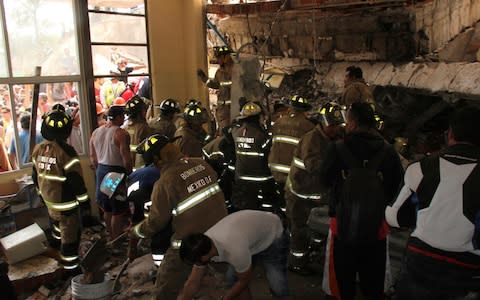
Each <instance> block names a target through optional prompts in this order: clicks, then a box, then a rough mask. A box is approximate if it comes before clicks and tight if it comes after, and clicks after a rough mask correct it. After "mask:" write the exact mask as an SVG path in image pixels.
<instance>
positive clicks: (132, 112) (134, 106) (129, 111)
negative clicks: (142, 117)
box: [125, 95, 147, 117]
mask: <svg viewBox="0 0 480 300" xmlns="http://www.w3.org/2000/svg"><path fill="white" fill-rule="evenodd" d="M146 107H147V105H146V104H145V102H144V101H143V99H142V98H141V97H139V96H137V95H135V96H133V97H132V98H131V99H130V100H128V102H127V104H126V105H125V114H126V115H127V116H131V117H136V116H137V115H138V114H139V113H140V112H141V111H142V109H145V108H146Z"/></svg>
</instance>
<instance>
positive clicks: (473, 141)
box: [32, 47, 480, 300]
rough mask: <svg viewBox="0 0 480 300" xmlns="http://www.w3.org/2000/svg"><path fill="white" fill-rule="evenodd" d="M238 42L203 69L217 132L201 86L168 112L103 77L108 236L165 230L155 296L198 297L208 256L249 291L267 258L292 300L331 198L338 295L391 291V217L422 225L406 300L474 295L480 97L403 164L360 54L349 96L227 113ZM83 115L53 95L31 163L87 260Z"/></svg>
mask: <svg viewBox="0 0 480 300" xmlns="http://www.w3.org/2000/svg"><path fill="white" fill-rule="evenodd" d="M230 53H231V51H230V50H229V49H228V48H226V47H219V48H218V49H216V55H217V58H218V61H219V62H220V64H221V67H220V69H219V71H218V72H220V73H219V74H217V75H218V76H217V75H216V76H215V78H214V79H212V80H209V79H208V78H207V77H206V75H205V73H204V72H203V71H199V72H198V75H199V79H201V80H202V81H203V82H205V83H206V84H207V85H208V86H209V87H211V88H216V89H219V92H221V95H222V97H221V98H220V101H221V102H220V103H219V104H218V105H220V106H222V107H220V109H219V110H217V115H216V117H217V119H216V122H217V126H218V130H217V131H216V132H214V133H211V132H209V131H208V127H207V126H206V124H207V123H208V122H209V117H208V112H207V109H206V108H205V107H203V106H202V104H201V103H200V102H199V101H196V100H194V99H193V100H189V101H186V103H185V105H184V107H183V108H180V103H179V102H178V101H176V100H175V99H170V98H169V99H165V100H163V101H162V102H161V103H160V105H159V106H158V108H159V111H160V112H159V115H158V116H155V117H148V111H149V107H152V105H151V103H149V101H148V99H146V98H144V97H141V96H139V95H138V90H137V91H134V92H133V95H132V96H131V97H130V98H128V99H123V98H122V99H123V101H122V100H119V99H118V97H121V94H116V93H115V91H116V90H117V88H118V87H119V84H120V83H119V82H122V81H121V80H120V76H119V77H118V78H117V79H115V80H117V81H115V80H112V81H110V82H109V83H108V84H107V85H105V83H104V84H103V85H102V87H101V88H100V89H99V93H100V94H99V97H98V101H99V102H98V103H97V110H96V111H97V116H98V120H99V124H98V125H99V126H98V128H97V129H95V131H94V132H93V133H92V135H91V138H90V141H89V149H90V151H89V154H90V162H91V167H92V168H94V169H95V175H96V193H95V196H96V203H97V205H98V206H99V208H100V210H101V211H102V215H103V219H104V221H105V224H106V229H107V231H108V233H109V235H110V238H111V239H112V240H113V239H115V238H117V237H118V236H120V235H121V234H122V233H123V232H125V231H128V232H129V236H130V239H131V241H134V242H131V243H130V247H131V249H130V251H129V255H130V259H135V257H136V250H137V249H136V245H137V243H136V241H138V239H145V238H150V239H152V245H153V244H154V243H156V244H162V248H163V253H162V258H159V259H158V264H159V267H158V271H157V277H156V282H155V287H156V288H155V296H156V297H157V299H193V298H194V297H195V295H196V293H197V292H198V290H199V289H200V287H201V284H202V277H203V276H204V274H205V272H206V269H205V265H206V264H208V263H209V262H226V263H228V264H229V266H230V267H229V269H228V271H227V273H226V277H225V279H226V282H227V285H228V289H227V290H226V291H225V294H224V295H223V296H222V299H249V298H251V294H250V290H249V283H250V281H251V280H253V276H252V275H253V269H254V267H255V266H256V265H259V264H260V265H262V266H263V267H264V268H265V272H266V278H267V280H268V282H269V286H270V290H271V293H272V294H273V296H274V297H275V298H278V299H294V292H295V291H292V290H290V289H289V285H288V272H287V271H288V270H290V271H292V272H296V273H299V274H301V275H312V274H313V273H314V271H313V270H312V269H311V268H310V266H309V264H310V263H311V261H310V260H309V257H310V253H309V252H310V251H311V237H310V230H309V228H308V226H307V219H308V217H309V215H310V211H311V210H312V208H315V207H320V206H326V207H328V216H329V220H330V221H329V222H330V227H329V232H328V237H327V243H326V245H325V252H326V257H325V264H324V272H323V284H322V286H323V290H324V291H325V293H326V294H327V295H328V296H329V297H332V299H344V300H345V299H346V300H349V299H352V300H353V299H354V298H355V293H356V291H357V290H358V288H357V278H358V280H359V282H358V285H359V290H360V291H361V292H362V294H363V295H364V296H365V297H367V298H368V299H384V297H385V295H384V282H385V274H386V273H387V272H388V270H387V269H388V264H387V261H388V251H387V249H388V242H387V235H388V230H389V225H390V226H393V227H410V228H412V229H414V231H413V233H412V237H411V238H410V240H409V243H408V247H407V249H406V259H405V262H404V266H403V268H402V273H401V276H400V277H399V280H398V283H397V285H396V291H397V293H396V296H397V299H473V298H468V297H472V295H473V296H475V295H476V296H478V295H479V294H478V293H479V292H480V291H479V289H480V288H479V287H480V252H479V251H480V250H479V249H480V248H479V247H480V246H479V245H480V229H479V228H480V204H479V203H478V201H477V200H478V199H479V197H478V196H479V195H478V194H479V192H478V188H477V187H476V186H475V182H476V180H478V179H479V178H478V177H479V176H480V175H479V174H480V172H479V171H480V167H479V164H478V162H479V159H480V157H479V153H480V151H479V150H480V149H479V148H478V147H479V146H480V136H479V133H478V131H477V130H476V128H475V126H474V124H475V123H476V122H477V120H478V118H479V117H480V110H479V109H478V108H476V107H474V106H469V105H463V106H462V107H459V108H458V109H456V110H455V111H454V112H453V113H452V117H451V120H450V124H449V126H450V127H449V130H448V146H447V147H446V148H445V149H443V150H441V151H440V152H439V153H435V154H432V155H430V156H427V157H425V158H424V159H422V160H420V161H419V162H414V163H412V164H411V165H410V166H409V167H408V168H407V169H406V172H405V173H404V169H403V167H402V164H401V162H400V157H399V154H398V153H397V152H396V150H395V149H394V147H393V146H392V145H391V144H389V143H388V142H387V141H386V140H385V139H384V138H383V137H382V135H381V134H380V132H379V130H378V120H377V119H376V118H375V114H376V112H375V106H374V101H373V95H372V93H371V91H370V90H369V87H368V85H367V84H366V83H365V81H364V80H363V78H362V77H363V76H362V70H361V69H360V68H358V67H354V66H352V67H349V68H347V70H346V78H345V92H344V94H343V95H342V97H341V98H340V99H339V101H338V102H326V103H323V104H322V105H321V106H320V107H318V108H317V109H315V110H313V107H312V105H311V104H310V102H309V101H308V99H306V98H305V97H302V95H292V96H291V97H289V99H288V101H287V102H286V103H283V104H282V105H283V106H284V107H285V108H286V109H285V110H282V111H283V113H282V114H279V115H278V116H277V118H276V119H275V120H273V121H274V122H273V125H272V126H271V127H270V126H269V127H267V126H265V120H266V118H265V116H264V111H265V110H264V109H263V108H262V106H261V104H260V103H258V102H255V101H247V102H245V103H242V105H241V110H240V113H239V115H238V116H237V117H235V118H232V119H231V120H230V118H227V117H225V114H223V113H222V112H223V110H228V111H229V110H230V108H229V106H230V103H231V102H230V101H231V99H229V97H230V90H229V89H230V86H231V77H230V76H229V75H228V74H229V71H228V70H229V69H228V68H230V66H229V64H230V63H231V58H230ZM122 88H123V89H124V90H125V89H127V88H126V87H120V89H122ZM227 106H228V107H227ZM150 109H151V108H150ZM312 111H314V114H312V113H310V114H308V115H307V112H312ZM103 115H105V116H106V120H105V119H104V118H103V117H102V116H103ZM74 126H75V116H74V115H73V116H72V115H70V114H68V113H67V112H66V111H65V108H63V107H61V106H57V107H54V108H52V109H50V110H49V111H48V112H47V113H46V115H45V116H44V118H43V119H42V123H41V134H42V137H43V139H44V141H43V142H41V143H39V144H38V145H36V147H35V149H34V151H33V155H32V160H33V163H34V167H33V170H34V171H33V178H34V181H35V184H36V185H37V187H38V190H39V193H40V195H41V196H42V198H43V200H44V202H45V203H46V205H47V207H48V209H49V214H50V217H51V219H52V223H53V224H54V226H53V229H54V230H53V235H54V236H55V238H56V239H57V240H58V241H59V246H60V251H61V254H62V258H63V263H64V265H65V267H66V268H70V269H75V268H78V266H77V264H78V242H79V232H80V228H81V223H82V219H81V218H79V216H82V217H85V216H89V215H91V212H90V209H89V205H87V204H88V196H87V194H86V189H85V184H84V182H83V176H82V170H81V168H80V165H79V159H78V154H77V151H76V150H75V147H74V146H73V145H69V144H68V143H67V140H68V139H72V137H71V135H72V134H73V133H74V131H73V128H74ZM267 128H268V129H267ZM209 133H210V135H209ZM72 187H74V188H72ZM147 202H148V203H147ZM145 204H148V205H150V206H149V210H148V213H144V206H145ZM152 252H153V249H152ZM192 265H193V267H192ZM438 282H441V287H440V288H439V287H438V284H437V283H438Z"/></svg>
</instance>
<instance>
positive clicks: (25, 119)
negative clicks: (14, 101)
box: [8, 113, 43, 169]
mask: <svg viewBox="0 0 480 300" xmlns="http://www.w3.org/2000/svg"><path fill="white" fill-rule="evenodd" d="M30 119H31V115H30V114H29V113H25V114H23V115H22V116H21V117H20V126H21V130H20V132H19V133H18V140H19V142H20V148H19V149H18V154H19V156H20V158H19V161H18V164H17V160H16V145H15V139H12V142H11V143H10V148H9V149H8V154H9V157H10V163H11V164H12V168H14V169H16V168H17V167H19V166H20V165H21V164H27V163H28V162H30V159H29V158H30V157H29V156H30V155H29V154H30V153H29V152H30V151H29V150H30ZM42 141H43V138H42V136H41V135H40V134H39V133H38V132H37V133H36V135H35V144H39V143H41V142H42ZM17 165H18V166H17Z"/></svg>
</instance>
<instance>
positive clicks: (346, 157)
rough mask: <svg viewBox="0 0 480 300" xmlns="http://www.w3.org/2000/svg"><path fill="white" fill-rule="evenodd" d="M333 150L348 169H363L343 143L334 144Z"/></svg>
mask: <svg viewBox="0 0 480 300" xmlns="http://www.w3.org/2000/svg"><path fill="white" fill-rule="evenodd" d="M335 148H336V149H337V152H338V154H340V158H341V159H342V160H343V162H344V163H345V164H346V165H347V167H348V168H349V169H351V168H362V167H363V166H362V163H361V162H360V161H359V160H358V159H356V158H355V157H354V156H353V154H352V152H351V151H350V150H349V149H348V148H347V146H346V145H345V143H344V142H343V141H338V142H336V143H335Z"/></svg>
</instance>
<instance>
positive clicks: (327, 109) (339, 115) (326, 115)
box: [317, 102, 346, 126]
mask: <svg viewBox="0 0 480 300" xmlns="http://www.w3.org/2000/svg"><path fill="white" fill-rule="evenodd" d="M317 112H318V116H319V121H320V122H321V123H322V125H323V126H330V125H345V119H346V110H345V107H344V106H341V105H340V104H338V103H336V102H327V103H325V104H323V105H322V106H320V108H318V110H317Z"/></svg>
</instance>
